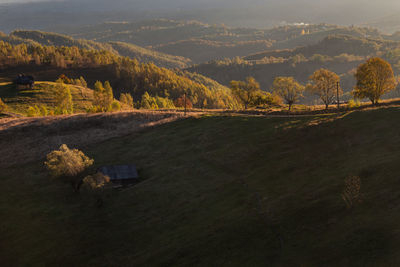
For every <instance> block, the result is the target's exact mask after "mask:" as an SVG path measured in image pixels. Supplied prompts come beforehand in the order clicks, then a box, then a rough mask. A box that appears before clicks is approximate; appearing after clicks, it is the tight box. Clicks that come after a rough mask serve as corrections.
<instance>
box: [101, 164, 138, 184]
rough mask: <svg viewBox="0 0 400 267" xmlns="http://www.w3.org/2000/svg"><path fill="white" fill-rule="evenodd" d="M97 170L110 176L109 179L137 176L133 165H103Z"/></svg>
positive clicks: (133, 177) (125, 178)
mask: <svg viewBox="0 0 400 267" xmlns="http://www.w3.org/2000/svg"><path fill="white" fill-rule="evenodd" d="M99 172H101V173H102V174H104V175H107V176H108V177H110V179H111V181H113V180H131V179H138V178H139V175H138V172H137V170H136V166H135V165H119V166H104V167H101V168H99Z"/></svg>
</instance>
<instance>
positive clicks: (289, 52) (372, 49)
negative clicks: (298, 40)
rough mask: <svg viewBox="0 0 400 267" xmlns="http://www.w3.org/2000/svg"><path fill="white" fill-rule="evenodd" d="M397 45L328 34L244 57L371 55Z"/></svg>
mask: <svg viewBox="0 0 400 267" xmlns="http://www.w3.org/2000/svg"><path fill="white" fill-rule="evenodd" d="M398 47H400V42H393V41H387V40H386V41H385V40H381V39H367V38H360V37H354V36H350V35H330V36H328V37H326V38H324V39H323V40H321V41H320V42H318V43H316V44H314V45H307V46H301V47H297V48H295V49H286V50H272V51H265V52H262V53H257V54H254V55H250V56H247V57H245V58H244V59H246V60H261V59H263V58H264V57H284V58H289V57H292V56H295V55H299V54H302V55H303V56H305V57H311V56H313V55H315V54H320V55H326V56H331V57H334V56H339V55H341V54H348V55H355V56H371V55H376V54H377V53H378V52H379V51H381V52H382V53H385V52H386V51H388V50H390V49H395V48H398Z"/></svg>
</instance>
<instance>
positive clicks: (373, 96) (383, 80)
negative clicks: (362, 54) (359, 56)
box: [352, 57, 397, 105]
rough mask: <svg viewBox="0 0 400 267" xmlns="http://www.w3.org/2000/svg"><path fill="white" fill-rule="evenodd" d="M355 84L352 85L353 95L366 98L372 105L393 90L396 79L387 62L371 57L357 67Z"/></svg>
mask: <svg viewBox="0 0 400 267" xmlns="http://www.w3.org/2000/svg"><path fill="white" fill-rule="evenodd" d="M355 77H356V79H357V85H356V86H355V87H354V90H353V92H352V93H353V96H354V97H356V98H368V99H369V100H370V101H371V102H372V104H373V105H375V104H378V102H379V100H380V99H381V97H382V96H383V95H384V94H386V93H388V92H390V91H392V90H394V89H395V88H396V86H397V81H396V79H395V77H394V74H393V69H392V66H391V65H390V64H389V62H387V61H385V60H383V59H381V58H378V57H376V58H371V59H369V60H368V61H367V62H365V63H363V64H361V65H360V66H359V67H358V68H357V72H356V74H355Z"/></svg>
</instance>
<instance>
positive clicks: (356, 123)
mask: <svg viewBox="0 0 400 267" xmlns="http://www.w3.org/2000/svg"><path fill="white" fill-rule="evenodd" d="M49 123H50V125H49V127H50V126H51V122H49ZM86 123H88V122H86ZM399 125H400V109H399V107H391V108H380V109H375V110H366V111H355V112H347V113H340V114H333V115H325V116H323V115H318V116H310V117H288V118H268V117H250V116H211V115H204V116H199V117H189V118H187V119H184V120H178V121H174V122H171V123H169V124H163V125H160V126H156V127H153V128H149V129H143V130H142V131H139V132H135V133H134V134H128V135H125V136H119V137H117V138H113V139H110V140H103V141H99V142H97V143H92V144H88V145H86V146H83V147H81V146H78V148H81V149H83V150H84V151H85V153H86V154H87V155H89V156H90V157H92V158H94V159H95V167H99V166H102V165H109V164H126V163H136V164H137V165H138V167H139V169H140V173H141V183H139V184H137V185H136V186H134V187H130V188H126V189H124V190H119V191H115V190H114V191H107V192H105V193H104V196H103V198H104V206H103V207H102V208H96V206H95V205H94V199H93V198H92V196H90V195H88V194H87V193H84V192H82V193H81V194H80V195H74V194H73V193H72V191H71V190H70V188H69V186H68V185H65V184H62V183H59V182H57V181H54V180H51V179H50V178H49V177H47V175H46V172H45V170H44V168H43V157H44V156H45V155H44V154H43V155H42V156H38V157H37V158H36V160H34V161H31V162H30V163H28V164H19V163H18V162H17V163H16V164H15V165H13V166H8V167H6V168H3V169H2V172H1V173H0V216H1V218H2V220H1V221H0V240H2V242H1V243H0V258H1V259H2V262H3V264H5V265H10V266H13V265H14V266H15V265H18V266H24V265H34V266H36V265H48V266H56V265H57V266H110V265H111V266H196V265H197V266H397V265H398V264H399V263H400V252H399V251H400V234H399V233H400V231H399V226H398V223H397V221H398V220H399V219H400V204H399V203H400V202H399V200H400V184H399V180H398V179H399V178H398V161H399V157H400V139H399V134H400V127H399ZM32 127H33V128H32V129H31V131H32V132H35V131H37V130H38V128H35V126H32ZM80 131H81V128H80V127H71V128H68V127H67V128H64V129H63V130H62V132H60V134H62V133H63V132H65V133H67V132H70V133H71V132H74V133H75V134H77V135H79V132H80ZM24 132H25V134H27V133H29V125H28V124H27V125H25V127H24V128H21V129H18V128H15V129H14V132H13V136H16V138H18V135H17V134H20V135H21V136H23V134H24ZM39 137H40V135H38V136H36V137H33V138H39ZM2 140H4V139H3V138H2ZM13 142H18V140H17V139H13ZM68 145H71V146H74V145H73V144H70V143H68ZM4 146H7V143H6V142H3V144H2V145H1V147H4ZM25 149H27V148H25ZM4 159H5V158H4V157H3V159H2V161H3V160H4ZM349 176H358V177H360V179H361V194H362V197H361V199H362V202H361V203H359V204H357V205H355V206H354V208H353V209H347V207H346V205H345V203H344V201H343V199H342V196H341V194H342V193H343V189H344V180H345V179H346V178H347V177H349Z"/></svg>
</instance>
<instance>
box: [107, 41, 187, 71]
mask: <svg viewBox="0 0 400 267" xmlns="http://www.w3.org/2000/svg"><path fill="white" fill-rule="evenodd" d="M108 44H109V45H111V47H112V48H113V49H114V50H115V51H117V52H118V53H119V54H120V55H121V56H124V57H129V58H135V59H137V60H138V61H139V62H142V63H149V62H152V63H154V64H155V65H157V66H160V67H164V68H185V67H188V66H189V65H190V64H191V60H190V59H188V58H184V57H181V56H173V55H168V54H165V53H162V52H158V51H155V50H150V49H147V48H143V47H140V46H137V45H134V44H128V43H123V42H110V43H108Z"/></svg>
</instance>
